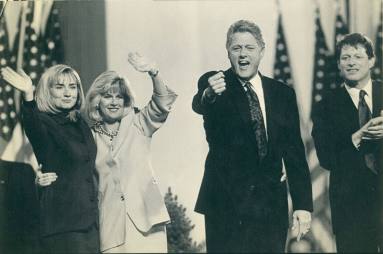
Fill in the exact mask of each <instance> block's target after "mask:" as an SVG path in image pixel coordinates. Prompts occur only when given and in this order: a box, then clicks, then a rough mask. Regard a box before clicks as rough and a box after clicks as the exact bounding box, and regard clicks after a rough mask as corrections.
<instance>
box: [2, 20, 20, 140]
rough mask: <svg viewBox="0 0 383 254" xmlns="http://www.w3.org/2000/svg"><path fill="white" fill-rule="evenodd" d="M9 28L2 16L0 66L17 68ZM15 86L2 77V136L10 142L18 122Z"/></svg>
mask: <svg viewBox="0 0 383 254" xmlns="http://www.w3.org/2000/svg"><path fill="white" fill-rule="evenodd" d="M8 38H9V36H8V30H7V26H6V21H5V18H4V16H2V17H0V68H3V67H6V66H11V67H12V68H15V64H16V57H15V56H14V55H13V52H12V50H11V49H10V47H9V42H8ZM14 94H15V91H14V88H13V87H12V86H11V85H9V84H8V83H7V82H5V81H4V80H3V79H0V112H1V113H0V138H2V139H4V140H5V141H7V142H9V140H10V139H11V137H12V132H13V128H14V127H15V125H16V122H17V115H16V106H15V98H14Z"/></svg>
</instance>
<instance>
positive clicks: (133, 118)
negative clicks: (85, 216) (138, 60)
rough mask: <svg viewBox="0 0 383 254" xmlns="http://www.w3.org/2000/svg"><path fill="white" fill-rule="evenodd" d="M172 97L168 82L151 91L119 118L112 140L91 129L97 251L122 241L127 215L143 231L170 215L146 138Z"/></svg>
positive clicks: (167, 109)
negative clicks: (96, 184) (163, 90)
mask: <svg viewBox="0 0 383 254" xmlns="http://www.w3.org/2000/svg"><path fill="white" fill-rule="evenodd" d="M176 98H177V95H176V94H175V93H174V92H173V91H171V90H170V89H169V88H168V94H167V95H158V94H153V96H152V99H151V100H150V101H149V103H148V105H146V106H145V107H144V108H143V109H142V110H141V111H139V112H135V111H134V110H133V108H132V110H131V111H130V112H129V113H128V114H127V115H126V116H125V117H123V119H122V120H121V124H120V128H119V132H118V135H117V136H116V137H115V138H114V139H113V140H112V141H111V140H110V138H109V137H107V136H105V135H102V134H99V133H97V132H95V131H93V134H94V138H95V141H96V144H97V157H96V168H97V171H98V174H99V211H100V238H101V239H100V240H101V251H104V250H107V249H110V248H113V247H115V246H119V245H121V244H123V243H124V242H125V239H126V238H125V232H126V230H125V225H126V220H127V219H129V218H128V216H129V217H130V218H131V219H132V221H133V223H134V225H135V226H136V228H137V230H139V231H141V232H142V233H143V234H145V233H149V231H150V229H151V228H152V226H153V225H155V224H159V223H167V222H169V221H170V218H169V214H168V212H167V209H166V206H165V202H164V197H163V195H162V194H161V192H160V190H159V187H158V183H157V181H156V179H155V175H154V172H153V168H152V165H151V159H150V154H151V151H150V144H151V137H152V135H153V133H154V132H155V131H156V130H157V129H158V128H160V127H161V125H162V124H163V123H164V122H165V120H166V118H167V116H168V113H169V112H170V110H171V106H172V104H173V103H174V101H175V99H176Z"/></svg>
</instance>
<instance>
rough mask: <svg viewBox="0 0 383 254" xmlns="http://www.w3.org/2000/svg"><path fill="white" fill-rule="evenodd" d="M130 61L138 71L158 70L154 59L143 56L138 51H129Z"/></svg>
mask: <svg viewBox="0 0 383 254" xmlns="http://www.w3.org/2000/svg"><path fill="white" fill-rule="evenodd" d="M128 61H129V63H130V64H131V65H132V66H133V67H134V68H135V69H136V70H137V71H140V72H153V71H156V70H157V67H156V64H155V63H154V62H153V61H152V60H150V59H148V58H146V57H144V56H141V55H140V54H139V53H137V52H134V53H129V55H128Z"/></svg>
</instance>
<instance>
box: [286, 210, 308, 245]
mask: <svg viewBox="0 0 383 254" xmlns="http://www.w3.org/2000/svg"><path fill="white" fill-rule="evenodd" d="M310 228H311V213H310V212H308V211H305V210H296V211H294V213H293V227H292V228H291V229H292V230H293V231H295V230H296V229H297V230H298V232H297V233H296V235H297V241H300V240H301V238H302V237H303V236H304V235H305V234H306V233H307V232H309V231H310Z"/></svg>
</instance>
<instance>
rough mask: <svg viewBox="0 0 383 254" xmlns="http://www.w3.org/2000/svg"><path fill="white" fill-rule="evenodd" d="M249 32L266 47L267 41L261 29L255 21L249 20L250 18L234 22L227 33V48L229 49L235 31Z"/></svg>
mask: <svg viewBox="0 0 383 254" xmlns="http://www.w3.org/2000/svg"><path fill="white" fill-rule="evenodd" d="M244 32H249V33H251V34H252V35H253V36H254V38H255V39H256V40H257V43H258V46H260V47H261V48H264V47H265V41H264V40H263V37H262V32H261V29H260V28H259V26H258V25H257V24H255V23H254V22H251V21H248V20H238V21H237V22H235V23H233V24H232V25H231V26H230V28H229V30H228V31H227V35H226V49H229V46H230V44H231V41H232V37H233V34H235V33H244Z"/></svg>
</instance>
